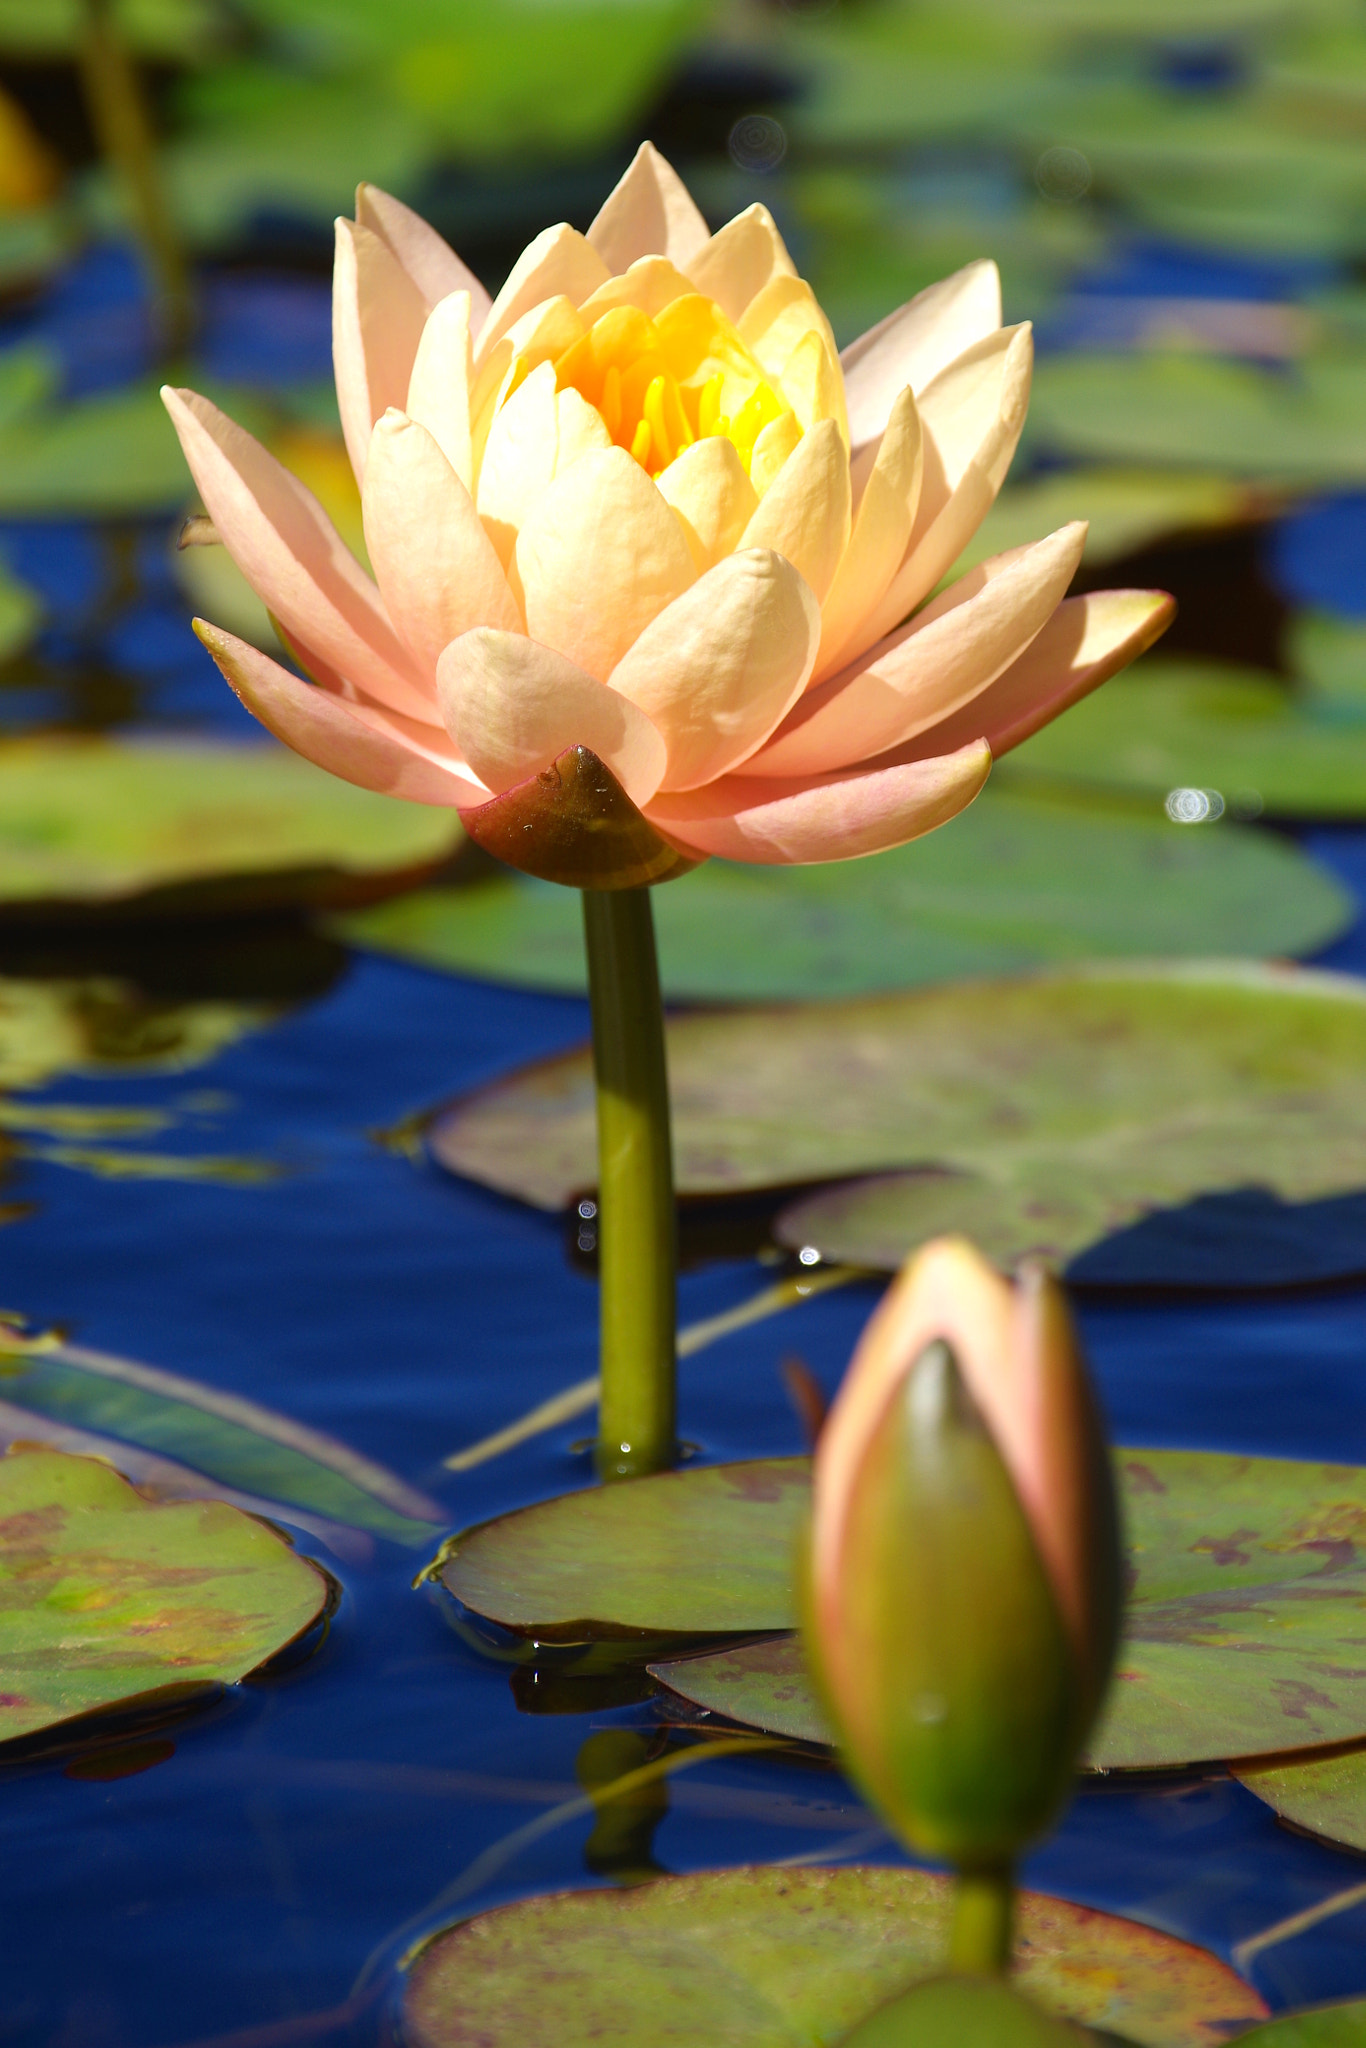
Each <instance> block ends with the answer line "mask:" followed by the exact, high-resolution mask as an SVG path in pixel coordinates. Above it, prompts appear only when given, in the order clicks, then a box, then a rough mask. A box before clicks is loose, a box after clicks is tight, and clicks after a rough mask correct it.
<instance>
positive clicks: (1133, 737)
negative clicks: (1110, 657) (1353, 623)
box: [1006, 660, 1366, 818]
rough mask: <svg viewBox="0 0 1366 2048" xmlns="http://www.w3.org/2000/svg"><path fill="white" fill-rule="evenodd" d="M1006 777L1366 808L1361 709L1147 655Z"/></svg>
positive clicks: (1038, 737) (1346, 813)
mask: <svg viewBox="0 0 1366 2048" xmlns="http://www.w3.org/2000/svg"><path fill="white" fill-rule="evenodd" d="M1006 773H1007V775H1008V777H1009V778H1010V780H1011V781H1014V780H1016V779H1017V778H1020V777H1027V776H1037V777H1043V778H1045V779H1049V780H1052V779H1056V778H1062V779H1064V780H1068V781H1072V782H1076V783H1079V784H1083V785H1088V786H1091V787H1100V788H1112V789H1129V790H1143V791H1147V792H1150V793H1151V794H1152V795H1153V796H1155V797H1164V796H1165V795H1166V794H1167V792H1168V791H1170V790H1172V789H1181V788H1194V789H1200V790H1218V791H1219V792H1220V794H1221V795H1222V796H1223V798H1224V801H1225V802H1226V803H1228V804H1230V805H1231V806H1232V807H1233V808H1234V809H1235V810H1238V809H1239V808H1243V809H1247V810H1253V811H1262V810H1266V811H1269V812H1271V813H1272V814H1273V815H1277V816H1281V817H1299V818H1306V817H1325V816H1326V817H1354V816H1359V815H1360V814H1361V813H1362V812H1363V811H1366V707H1363V708H1362V713H1361V714H1359V715H1358V716H1356V717H1353V716H1351V713H1350V710H1349V707H1348V706H1347V705H1346V704H1345V703H1342V702H1338V703H1330V702H1328V701H1326V700H1320V699H1317V698H1315V697H1311V696H1309V695H1307V694H1305V695H1301V694H1299V693H1292V691H1291V690H1289V689H1288V688H1287V687H1286V685H1285V684H1284V683H1281V682H1277V681H1275V680H1273V679H1272V678H1271V677H1269V676H1265V675H1258V674H1257V673H1256V672H1255V671H1253V670H1249V669H1237V668H1225V667H1222V666H1219V665H1216V664H1215V663H1212V662H1175V661H1162V660H1159V661H1151V662H1144V663H1142V664H1141V665H1140V666H1139V667H1138V668H1136V669H1131V670H1129V671H1128V672H1127V673H1126V674H1124V675H1122V676H1117V677H1116V678H1115V679H1114V681H1113V682H1111V683H1110V684H1109V685H1108V687H1107V688H1105V689H1104V690H1098V691H1097V692H1096V693H1095V695H1094V696H1092V697H1088V698H1087V699H1086V700H1085V701H1084V702H1083V703H1081V704H1078V705H1076V706H1075V708H1074V709H1073V710H1072V711H1071V712H1070V713H1069V714H1068V716H1067V717H1066V718H1060V719H1058V720H1056V721H1055V722H1054V724H1052V725H1051V726H1048V727H1046V728H1045V729H1044V730H1043V731H1042V732H1039V733H1036V734H1035V736H1034V738H1033V739H1031V740H1026V742H1025V744H1024V745H1023V746H1022V747H1020V748H1019V750H1018V751H1017V752H1016V753H1015V754H1014V755H1012V757H1011V760H1010V763H1009V765H1008V768H1007V770H1006Z"/></svg>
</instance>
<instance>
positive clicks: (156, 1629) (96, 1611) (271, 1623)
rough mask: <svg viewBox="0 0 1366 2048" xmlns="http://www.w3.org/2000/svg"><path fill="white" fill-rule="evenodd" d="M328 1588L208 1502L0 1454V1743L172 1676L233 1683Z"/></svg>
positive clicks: (163, 1684)
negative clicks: (155, 1499) (166, 1496)
mask: <svg viewBox="0 0 1366 2048" xmlns="http://www.w3.org/2000/svg"><path fill="white" fill-rule="evenodd" d="M327 1597H328V1592H327V1582H326V1580H325V1579H324V1578H323V1576H322V1574H321V1573H320V1572H318V1571H317V1570H316V1569H315V1568H314V1566H312V1565H311V1564H309V1563H308V1562H307V1560H306V1559H304V1558H302V1557H299V1556H297V1555H296V1554H295V1552H294V1551H292V1550H291V1549H290V1547H289V1545H288V1544H287V1543H286V1542H285V1540H284V1538H283V1537H281V1536H279V1535H277V1534H276V1533H275V1531H274V1530H273V1529H268V1528H267V1527H266V1526H265V1525H264V1524H263V1523H261V1522H258V1521H256V1520H255V1519H254V1518H253V1517H252V1516H250V1515H244V1514H242V1513H241V1512H240V1510H239V1509H237V1508H233V1507H229V1506H227V1504H226V1503H225V1502H222V1501H195V1502H185V1503H177V1504H174V1505H168V1506H154V1505H153V1504H152V1503H151V1502H150V1501H147V1500H145V1499H144V1498H143V1496H142V1495H141V1494H140V1493H138V1492H137V1491H136V1490H135V1489H134V1488H133V1487H131V1486H130V1485H129V1484H128V1482H127V1481H126V1480H125V1479H122V1478H120V1476H119V1474H118V1473H117V1472H114V1471H112V1470H111V1469H110V1467H109V1466H107V1465H105V1464H102V1463H100V1462H99V1461H98V1460H96V1459H93V1458H73V1457H68V1456H66V1455H65V1454H64V1453H63V1452H61V1451H50V1450H35V1449H21V1448H16V1449H13V1450H11V1451H10V1452H9V1454H8V1456H7V1457H5V1458H4V1459H0V1604H3V1607H4V1611H5V1615H6V1655H5V1685H6V1691H5V1692H4V1693H3V1694H0V1741H10V1740H13V1739H14V1738H15V1737H17V1736H25V1735H33V1734H35V1733H37V1732H38V1731H39V1730H40V1729H48V1728H54V1727H59V1726H61V1725H62V1724H63V1723H65V1722H68V1721H72V1720H75V1719H76V1718H78V1717H79V1716H80V1715H83V1714H88V1713H92V1712H94V1711H96V1710H97V1709H100V1708H105V1707H113V1706H121V1707H126V1706H129V1705H132V1704H134V1703H135V1702H139V1701H142V1700H145V1699H147V1698H148V1696H149V1695H155V1694H158V1693H161V1692H163V1691H164V1690H165V1689H166V1688H167V1687H171V1686H174V1687H175V1688H177V1689H178V1690H180V1691H183V1690H185V1689H187V1688H194V1687H206V1688H207V1687H211V1686H214V1685H232V1684H235V1683H236V1682H237V1680H238V1679H241V1678H244V1677H245V1676H246V1675H247V1673H248V1672H249V1671H254V1670H255V1669H256V1668H257V1666H258V1665H260V1664H263V1663H264V1662H265V1661H266V1659H267V1658H269V1657H271V1656H273V1655H275V1653H276V1652H277V1651H279V1650H281V1649H283V1648H284V1647H285V1646H286V1644H288V1643H291V1642H293V1641H294V1640H295V1639H296V1638H297V1637H298V1636H300V1635H302V1634H303V1633H304V1632H305V1631H306V1630H307V1629H309V1628H311V1627H312V1625H313V1624H314V1622H316V1621H317V1619H318V1617H319V1615H320V1614H321V1613H322V1612H323V1610H324V1608H325V1606H326V1604H327Z"/></svg>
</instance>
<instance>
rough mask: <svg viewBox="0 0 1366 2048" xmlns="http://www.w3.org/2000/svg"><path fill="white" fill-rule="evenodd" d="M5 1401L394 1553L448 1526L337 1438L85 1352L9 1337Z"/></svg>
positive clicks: (0, 1347)
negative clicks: (371, 1537) (160, 1457)
mask: <svg viewBox="0 0 1366 2048" xmlns="http://www.w3.org/2000/svg"><path fill="white" fill-rule="evenodd" d="M0 1402H3V1403H6V1404H9V1405H10V1406H12V1407H15V1408H20V1409H26V1410H29V1411H31V1412H32V1413H33V1414H34V1415H35V1416H45V1417H47V1418H49V1419H50V1420H52V1421H54V1422H58V1423H61V1424H65V1425H68V1426H74V1427H75V1428H78V1429H82V1430H93V1431H95V1432H97V1433H98V1434H100V1435H101V1436H105V1437H110V1438H115V1439H120V1440H122V1441H124V1442H127V1443H130V1444H134V1445H137V1446H140V1447H141V1448H143V1449H146V1450H149V1451H154V1452H158V1453H161V1454H164V1455H166V1456H169V1457H171V1458H174V1459H177V1460H182V1461H183V1462H184V1463H185V1464H188V1465H190V1466H193V1467H195V1468H196V1469H197V1470H199V1471H200V1472H204V1473H206V1474H208V1475H209V1477H210V1478H213V1479H217V1480H219V1481H220V1482H221V1483H222V1484H224V1485H225V1486H231V1487H233V1488H234V1489H235V1490H237V1491H239V1492H242V1493H245V1494H250V1495H253V1496H255V1497H257V1498H258V1499H264V1500H266V1501H275V1502H279V1503H280V1504H281V1505H282V1507H284V1508H285V1510H286V1511H287V1510H288V1508H290V1507H295V1508H302V1509H304V1510H305V1511H307V1512H309V1513H311V1514H313V1515H315V1516H324V1517H326V1518H327V1519H328V1520H329V1521H331V1522H339V1523H342V1524H344V1525H345V1526H347V1527H349V1528H352V1529H365V1530H369V1531H371V1532H372V1533H373V1534H375V1535H378V1536H387V1537H388V1538H389V1539H390V1540H391V1541H392V1542H395V1543H402V1544H407V1545H410V1546H416V1545H418V1544H422V1543H429V1542H430V1541H431V1539H432V1533H433V1525H434V1524H439V1523H441V1522H444V1521H445V1520H446V1516H445V1514H444V1512H443V1510H442V1509H441V1508H440V1507H439V1506H438V1505H437V1504H436V1503H435V1502H434V1501H431V1500H428V1499H427V1497H426V1496H425V1495H424V1494H421V1493H419V1492H418V1491H417V1490H416V1488H414V1487H411V1486H409V1485H407V1484H406V1482H405V1481H403V1480H402V1479H400V1478H399V1477H398V1476H397V1474H395V1473H393V1472H390V1471H389V1470H387V1468H386V1467H385V1466H383V1465H378V1464H376V1463H374V1461H373V1460H371V1459H369V1458H365V1457H362V1456H361V1455H360V1454H359V1453H358V1452H356V1451H353V1450H351V1449H350V1448H349V1446H348V1445H346V1444H342V1443H338V1441H337V1440H336V1438H335V1437H330V1436H325V1435H324V1434H323V1433H322V1432H321V1431H320V1430H315V1429H310V1428H308V1427H307V1426H306V1425H305V1424H303V1423H300V1422H295V1421H294V1420H292V1418H290V1417H289V1416H286V1415H281V1414H279V1413H278V1412H277V1411H276V1410H274V1409H271V1408H266V1407H263V1406H262V1405H261V1404H260V1403H259V1402H256V1401H248V1400H246V1399H244V1398H243V1396H241V1395H240V1394H231V1393H227V1392H225V1391H224V1390H223V1389H221V1388H218V1387H210V1386H206V1385H204V1384H203V1383H202V1382H201V1381H199V1380H193V1379H189V1378H187V1377H186V1376H185V1375H184V1374H181V1373H169V1372H163V1371H161V1370H159V1369H158V1368H157V1367H155V1366H150V1365H143V1364H141V1363H140V1362H139V1361H138V1360H136V1359H128V1358H114V1357H111V1356H110V1355H109V1354H108V1353H107V1352H103V1351H91V1350H88V1349H87V1348H86V1347H85V1346H84V1345H62V1344H56V1345H53V1346H51V1347H46V1346H41V1347H40V1346H30V1345H20V1344H16V1345H15V1346H14V1348H10V1346H9V1344H8V1343H7V1341H6V1332H5V1331H4V1329H3V1328H0Z"/></svg>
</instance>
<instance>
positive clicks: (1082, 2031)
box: [840, 1977, 1119, 2048]
mask: <svg viewBox="0 0 1366 2048" xmlns="http://www.w3.org/2000/svg"><path fill="white" fill-rule="evenodd" d="M1101 2038H1102V2037H1101V2036H1100V2035H1098V2034H1094V2033H1092V2031H1091V2029H1090V2028H1089V2027H1078V2026H1076V2025H1075V2024H1074V2023H1073V2022H1072V2021H1071V2020H1060V2019H1054V2018H1053V2017H1052V2015H1051V2014H1049V2013H1046V2012H1045V2011H1044V2010H1043V2008H1042V2006H1039V2005H1035V2004H1034V2002H1033V2000H1032V1999H1028V1998H1025V1997H1024V1996H1023V1994H1022V1993H1020V1992H1018V1991H1016V1990H1015V1989H1014V1988H1013V1987H1012V1986H1011V1985H1009V1984H999V1983H996V1982H994V1981H993V1980H992V1979H991V1978H988V1977H931V1978H929V1979H928V1980H927V1981H926V1982H925V1983H924V1984H917V1985H916V1986H915V1987H914V1989H913V1990H910V1991H903V1992H902V1993H901V1995H900V1997H899V1998H892V1999H889V2000H888V2002H887V2004H886V2005H881V2006H879V2007H878V2008H877V2010H876V2011H875V2012H871V2013H869V2015H868V2017H867V2018H866V2019H862V2020H860V2021H859V2023H858V2025H857V2026H855V2027H854V2028H853V2029H852V2031H851V2032H849V2033H847V2034H845V2035H844V2036H843V2037H842V2039H841V2041H840V2048H1079V2044H1080V2043H1081V2042H1083V2041H1097V2040H1100V2039H1101ZM1103 2038H1104V2039H1106V2040H1108V2041H1117V2040H1118V2039H1119V2036H1118V2035H1117V2034H1112V2033H1110V2032H1109V2031H1108V2029H1107V2031H1106V2033H1105V2035H1104V2037H1103Z"/></svg>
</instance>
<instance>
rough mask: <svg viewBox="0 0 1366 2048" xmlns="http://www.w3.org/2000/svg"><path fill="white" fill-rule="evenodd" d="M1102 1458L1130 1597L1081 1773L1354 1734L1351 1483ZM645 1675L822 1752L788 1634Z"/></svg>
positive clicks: (1358, 1567)
mask: <svg viewBox="0 0 1366 2048" xmlns="http://www.w3.org/2000/svg"><path fill="white" fill-rule="evenodd" d="M1116 1460H1117V1464H1118V1468H1119V1476H1120V1481H1121V1486H1122V1491H1123V1499H1124V1514H1125V1522H1126V1529H1127V1537H1128V1554H1129V1565H1130V1571H1131V1574H1132V1585H1131V1590H1130V1594H1129V1604H1128V1608H1127V1614H1126V1632H1125V1642H1124V1646H1123V1648H1122V1650H1121V1652H1120V1658H1119V1662H1118V1665H1117V1668H1116V1675H1115V1680H1114V1684H1113V1687H1112V1690H1111V1693H1110V1699H1109V1704H1108V1707H1107V1709H1106V1712H1105V1715H1104V1717H1103V1719H1102V1722H1101V1726H1100V1728H1099V1731H1098V1732H1097V1735H1096V1737H1095V1740H1094V1742H1093V1744H1092V1746H1091V1753H1090V1762H1091V1763H1092V1765H1093V1766H1095V1767H1096V1768H1098V1769H1102V1770H1116V1769H1119V1770H1152V1769H1157V1768H1170V1767H1173V1766H1176V1765H1179V1764H1189V1763H1196V1762H1202V1761H1209V1760H1212V1759H1216V1758H1224V1757H1248V1756H1255V1755H1267V1754H1274V1753H1276V1752H1280V1751H1284V1750H1286V1749H1288V1748H1289V1747H1290V1745H1291V1744H1292V1743H1293V1744H1294V1745H1295V1746H1296V1747H1297V1748H1309V1747H1311V1746H1313V1745H1314V1744H1324V1745H1327V1744H1331V1743H1338V1742H1343V1741H1347V1740H1352V1739H1355V1738H1357V1737H1360V1736H1366V1667H1359V1666H1357V1665H1356V1664H1355V1663H1354V1662H1352V1661H1351V1655H1350V1651H1351V1645H1352V1644H1353V1643H1354V1642H1355V1641H1356V1640H1357V1639H1358V1637H1359V1627H1360V1611H1361V1603H1362V1599H1363V1595H1364V1594H1366V1469H1364V1468H1361V1467H1358V1466H1344V1465H1311V1464H1307V1463H1301V1462H1299V1461H1296V1460H1291V1459H1279V1458H1242V1457H1234V1456H1229V1455H1225V1454H1222V1453H1216V1452H1208V1451H1120V1452H1117V1453H1116ZM776 1519H777V1518H776V1517H775V1521H776ZM791 1519H792V1517H791V1513H790V1511H789V1513H788V1515H787V1516H786V1518H785V1519H784V1525H783V1526H782V1527H781V1528H777V1527H775V1530H774V1534H773V1536H772V1537H771V1538H770V1539H769V1542H770V1544H771V1546H772V1548H773V1550H774V1551H775V1552H776V1551H779V1550H781V1549H782V1548H783V1547H784V1546H787V1547H788V1550H789V1554H790V1544H791ZM754 1547H755V1550H756V1552H757V1544H756V1545H755V1546H754ZM756 1605H757V1603H756ZM650 1668H651V1670H652V1672H653V1673H654V1675H655V1676H656V1677H657V1678H659V1679H661V1680H662V1682H663V1683H664V1684H666V1685H668V1686H670V1687H671V1688H672V1689H673V1690H674V1691H676V1692H678V1693H680V1694H681V1695H683V1697H685V1698H686V1699H688V1700H689V1701H691V1702H692V1703H693V1704H694V1705H696V1706H701V1707H704V1708H706V1709H707V1710H708V1711H709V1712H712V1713H720V1714H725V1715H726V1716H727V1717H728V1718H730V1719H732V1720H738V1721H743V1722H745V1723H747V1724H749V1725H752V1726H755V1727H761V1728H764V1729H766V1730H768V1731H769V1732H770V1733H773V1734H778V1735H786V1736H790V1737H792V1738H793V1739H794V1740H797V1741H804V1742H828V1741H829V1740H830V1731H829V1727H828V1724H827V1723H826V1721H825V1719H824V1716H823V1715H822V1713H821V1710H820V1708H819V1706H818V1704H817V1702H816V1700H815V1698H814V1696H813V1694H812V1691H811V1688H810V1685H809V1683H808V1681H807V1678H806V1674H805V1667H804V1664H803V1661H802V1654H801V1647H800V1644H799V1643H798V1642H797V1640H796V1639H795V1638H794V1637H787V1638H784V1639H781V1640H775V1641H770V1642H765V1643H759V1644H753V1645H750V1646H748V1647H745V1648H741V1649H736V1650H725V1651H721V1652H719V1653H718V1654H716V1655H713V1656H710V1657H700V1658H692V1659H687V1660H684V1661H675V1662H672V1663H655V1664H653V1665H652V1666H651V1667H650Z"/></svg>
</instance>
